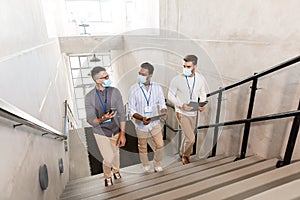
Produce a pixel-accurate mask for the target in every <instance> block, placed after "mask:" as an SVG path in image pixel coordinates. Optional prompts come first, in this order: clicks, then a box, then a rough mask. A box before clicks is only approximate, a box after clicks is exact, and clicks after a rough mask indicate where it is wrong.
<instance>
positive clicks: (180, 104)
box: [168, 55, 206, 164]
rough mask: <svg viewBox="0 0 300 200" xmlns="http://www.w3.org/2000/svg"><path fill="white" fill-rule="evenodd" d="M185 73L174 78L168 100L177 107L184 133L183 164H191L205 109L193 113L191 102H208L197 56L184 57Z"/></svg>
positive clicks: (178, 118)
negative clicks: (198, 70) (197, 124)
mask: <svg viewBox="0 0 300 200" xmlns="http://www.w3.org/2000/svg"><path fill="white" fill-rule="evenodd" d="M183 60H184V63H183V73H182V74H180V75H177V76H176V77H174V78H173V79H172V81H171V83H170V87H169V92H168V99H169V100H170V101H171V102H172V103H173V104H174V105H175V112H176V116H177V120H178V123H179V124H180V126H181V128H182V131H183V142H182V144H181V145H182V147H181V149H182V163H183V164H188V163H190V161H189V158H190V155H191V153H192V149H193V145H194V143H195V134H194V129H195V126H196V120H197V119H196V115H197V112H198V111H200V112H202V111H203V110H204V107H200V106H199V107H198V108H197V110H196V111H193V107H191V106H189V105H188V104H189V103H190V102H198V99H200V102H204V101H206V89H205V79H204V77H203V76H202V75H201V74H199V73H198V72H196V69H197V61H198V58H197V57H196V56H195V55H187V56H185V57H184V59H183Z"/></svg>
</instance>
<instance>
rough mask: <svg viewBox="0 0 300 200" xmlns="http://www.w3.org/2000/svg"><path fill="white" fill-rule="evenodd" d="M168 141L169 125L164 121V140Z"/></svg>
mask: <svg viewBox="0 0 300 200" xmlns="http://www.w3.org/2000/svg"><path fill="white" fill-rule="evenodd" d="M166 139H167V125H166V121H164V134H163V140H166Z"/></svg>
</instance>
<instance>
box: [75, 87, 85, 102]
mask: <svg viewBox="0 0 300 200" xmlns="http://www.w3.org/2000/svg"><path fill="white" fill-rule="evenodd" d="M74 91H75V96H76V99H78V98H84V94H83V88H75V89H74Z"/></svg>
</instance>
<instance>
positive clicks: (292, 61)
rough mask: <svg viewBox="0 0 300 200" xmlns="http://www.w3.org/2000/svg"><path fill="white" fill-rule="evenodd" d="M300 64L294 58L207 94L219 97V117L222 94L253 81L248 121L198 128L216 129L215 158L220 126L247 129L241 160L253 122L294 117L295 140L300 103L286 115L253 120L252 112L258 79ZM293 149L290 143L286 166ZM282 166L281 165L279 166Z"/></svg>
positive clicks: (299, 58)
mask: <svg viewBox="0 0 300 200" xmlns="http://www.w3.org/2000/svg"><path fill="white" fill-rule="evenodd" d="M299 62H300V56H297V57H295V58H292V59H290V60H288V61H285V62H283V63H281V64H279V65H276V66H274V67H271V68H270V69H267V70H265V71H262V72H260V73H255V74H254V75H253V76H251V77H249V78H246V79H244V80H241V81H239V82H236V83H233V84H231V85H229V86H226V87H223V88H220V89H219V90H216V91H214V92H211V93H209V94H207V97H209V96H212V95H216V94H217V95H218V106H217V116H219V115H220V108H221V102H222V98H221V97H222V93H223V92H224V91H226V90H229V89H232V88H235V87H237V86H239V85H242V84H244V83H247V82H250V81H252V86H251V93H250V100H249V106H248V112H247V119H242V120H236V121H230V122H221V123H220V122H219V120H218V118H217V119H216V122H215V124H209V125H204V126H200V127H197V129H199V128H200V129H202V128H210V127H214V128H215V131H214V139H213V144H214V147H213V149H212V155H211V156H215V154H216V147H217V138H218V132H219V130H218V128H219V127H220V126H225V125H235V124H245V128H244V134H243V140H242V145H241V154H240V158H239V159H243V158H245V155H246V150H247V144H248V138H249V134H250V127H251V122H255V121H264V120H269V119H276V118H283V117H291V116H294V122H293V128H292V130H291V133H290V138H292V139H291V140H293V139H294V138H296V137H297V132H298V129H299V124H300V122H299V118H300V116H299V113H298V112H299V110H300V103H299V105H298V110H297V111H289V112H285V113H278V114H273V115H271V116H270V115H269V116H261V117H255V118H252V111H253V107H254V101H255V94H256V90H257V83H258V79H259V78H260V77H263V76H265V75H268V74H270V73H272V72H275V71H278V70H280V69H283V68H285V67H288V66H291V65H293V64H295V63H299ZM293 148H294V142H293V141H292V142H289V144H288V146H287V150H286V152H285V154H286V155H288V156H285V157H287V158H286V159H285V160H284V164H288V163H289V162H290V157H291V156H290V155H291V154H292V153H293ZM278 165H281V164H278Z"/></svg>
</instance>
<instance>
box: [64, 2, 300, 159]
mask: <svg viewBox="0 0 300 200" xmlns="http://www.w3.org/2000/svg"><path fill="white" fill-rule="evenodd" d="M299 4H300V3H299V1H296V0H292V1H283V0H279V1H276V3H274V1H271V0H267V1H259V0H254V1H251V2H247V4H246V3H245V2H241V1H237V0H229V1H226V2H224V1H221V0H216V1H209V2H208V1H204V0H194V1H188V0H172V1H170V0H161V1H160V29H159V30H158V29H140V30H135V31H131V32H127V33H123V34H121V35H120V36H115V37H109V36H107V37H106V39H105V40H104V39H103V38H101V37H87V38H84V37H79V38H75V39H74V38H71V39H69V38H63V41H62V39H61V41H60V42H61V45H62V46H61V47H62V49H69V50H68V51H66V52H67V53H68V52H69V53H70V52H72V53H80V52H81V53H83V51H82V49H84V50H85V52H84V53H89V52H92V51H96V52H97V51H98V52H101V51H103V50H105V51H107V50H110V51H111V53H112V65H113V71H114V78H115V80H113V81H114V85H116V86H118V87H119V88H120V89H121V91H122V93H123V97H124V101H125V102H126V99H127V96H128V94H127V93H128V89H129V87H130V86H131V85H132V84H134V83H135V82H136V76H137V72H138V68H139V65H140V64H141V63H142V62H145V61H148V62H151V63H153V64H154V66H155V73H154V76H153V80H154V81H157V82H159V83H160V84H161V85H162V86H163V88H164V92H165V94H166V93H167V90H168V89H167V87H168V85H169V82H170V80H171V78H172V77H173V76H175V75H176V74H177V73H179V72H180V71H181V65H182V57H183V56H184V55H186V54H189V53H193V54H196V55H197V56H198V57H199V60H200V61H199V64H198V70H199V71H200V72H201V73H203V75H204V76H205V77H206V81H207V88H208V89H209V91H214V90H216V89H218V88H219V87H223V86H226V85H229V84H232V83H234V82H237V81H239V80H241V79H244V78H247V77H249V76H251V75H253V74H254V73H255V72H261V71H264V70H265V69H267V68H269V67H272V66H274V65H277V64H279V63H281V62H283V61H285V60H288V59H290V58H292V57H295V56H297V55H298V54H299V52H300V51H299V50H300V48H299V41H300V40H299V37H300V34H299V32H300V28H299V27H300V26H299V23H300V22H299V21H298V20H295V19H298V18H299V13H298V11H297V8H298V7H299ZM116 38H117V39H116ZM66 41H68V42H66ZM71 41H72V42H71ZM72 43H73V45H72ZM110 44H113V45H110ZM65 45H67V46H65ZM73 47H76V48H73ZM87 47H88V48H87ZM107 47H108V48H107ZM110 47H111V48H110ZM71 49H72V50H71ZM87 51H88V52H87ZM299 67H300V65H299V64H296V65H294V66H291V67H289V68H288V69H286V70H285V71H279V72H276V74H275V75H274V76H272V78H268V77H264V78H262V79H261V80H260V81H259V83H258V87H259V88H261V89H260V90H258V91H257V96H256V100H257V101H256V103H255V107H254V111H253V116H261V115H266V114H272V113H277V112H284V111H289V110H295V109H296V108H297V105H298V100H299V99H298V98H299V94H300V88H299V85H300V84H299V75H300V70H299ZM250 86H251V84H250V83H248V84H245V85H243V86H241V87H240V88H238V89H233V90H230V91H227V92H225V93H224V97H223V102H222V105H223V107H222V115H221V121H225V120H226V121H227V120H234V119H241V118H246V115H247V107H248V103H249V94H250ZM209 100H210V103H209V106H207V110H206V111H205V112H204V113H201V115H200V122H201V124H206V123H208V122H214V119H215V114H214V110H216V102H217V97H216V96H214V97H211V98H210V99H209ZM291 121H292V119H291V118H289V119H286V120H282V121H280V123H278V121H277V120H276V121H269V122H265V123H256V124H254V126H253V127H252V129H251V136H250V139H249V149H248V153H249V154H259V155H261V156H263V157H267V158H269V157H282V156H283V151H284V149H285V145H286V139H287V133H289V131H290V126H291ZM212 132H213V130H212V129H209V130H208V131H207V130H206V131H201V132H200V135H199V136H200V137H199V138H202V141H203V142H204V143H203V145H202V147H201V149H199V152H198V153H199V155H200V156H205V155H207V154H208V153H209V149H210V147H211V137H210V136H211V133H212ZM242 133H243V126H232V127H227V128H223V129H222V134H221V138H222V142H220V143H219V146H218V153H226V154H239V152H240V142H241V139H242ZM202 141H199V142H200V143H201V142H202ZM206 145H207V147H206ZM299 149H300V147H299V146H297V148H296V151H295V154H294V159H296V158H299V156H300V155H298V154H299V153H297V152H299Z"/></svg>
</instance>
